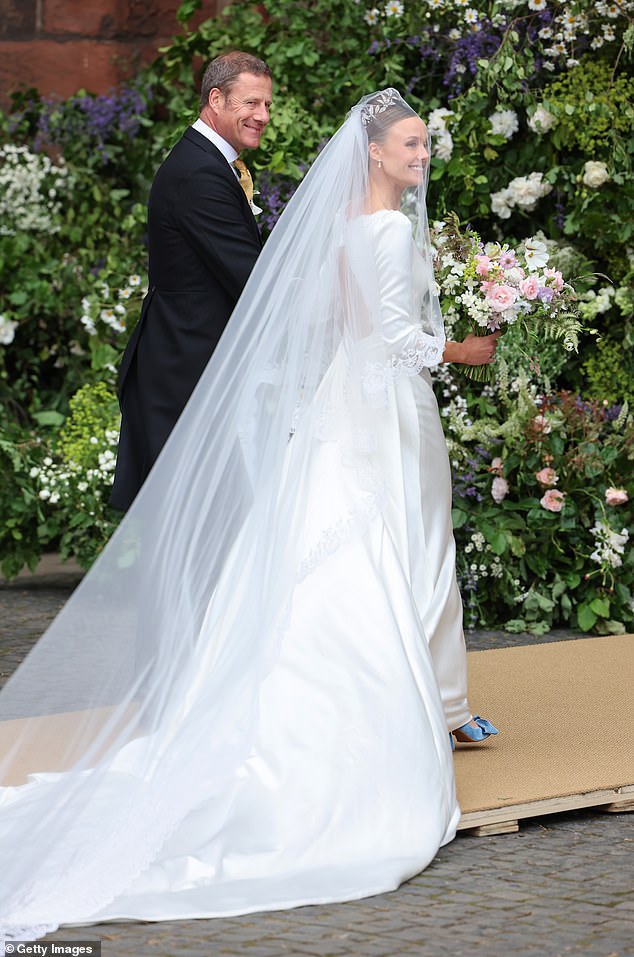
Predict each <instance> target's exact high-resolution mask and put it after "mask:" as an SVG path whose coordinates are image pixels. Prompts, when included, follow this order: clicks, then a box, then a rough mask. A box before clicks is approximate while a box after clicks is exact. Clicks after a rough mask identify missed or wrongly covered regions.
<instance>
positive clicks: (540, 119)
mask: <svg viewBox="0 0 634 957" xmlns="http://www.w3.org/2000/svg"><path fill="white" fill-rule="evenodd" d="M556 122H557V121H556V119H555V117H554V116H553V114H552V113H551V112H550V111H549V110H547V109H546V107H545V106H544V105H543V103H538V104H537V107H536V109H535V112H534V113H533V115H532V116H531V117H530V118H529V120H528V125H529V127H530V129H531V130H532V131H533V133H548V131H549V130H552V128H553V126H554V125H555V123H556Z"/></svg>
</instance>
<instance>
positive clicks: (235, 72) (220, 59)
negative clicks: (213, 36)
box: [200, 50, 272, 110]
mask: <svg viewBox="0 0 634 957" xmlns="http://www.w3.org/2000/svg"><path fill="white" fill-rule="evenodd" d="M241 73H251V74H253V75H255V76H268V77H269V78H270V79H272V74H271V70H270V68H269V67H268V66H267V64H266V63H265V62H264V60H261V59H260V58H259V57H257V56H253V54H251V53H243V52H242V50H231V51H230V52H229V53H221V55H220V56H217V57H216V58H215V60H212V61H211V63H209V64H208V66H207V69H206V70H205V73H204V75H203V81H202V84H201V87H200V109H201V110H202V109H204V107H206V106H207V104H208V102H209V94H210V92H211V91H212V90H214V89H217V90H220V91H221V92H222V93H223V94H224V96H225V99H226V97H227V96H228V95H229V93H230V92H231V90H232V88H233V87H234V86H235V83H236V81H237V79H238V77H239V76H240V74H241Z"/></svg>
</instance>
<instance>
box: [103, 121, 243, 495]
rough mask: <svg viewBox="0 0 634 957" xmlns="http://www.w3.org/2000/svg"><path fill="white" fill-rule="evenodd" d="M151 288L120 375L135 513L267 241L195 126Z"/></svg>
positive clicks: (151, 213)
mask: <svg viewBox="0 0 634 957" xmlns="http://www.w3.org/2000/svg"><path fill="white" fill-rule="evenodd" d="M148 245H149V288H148V294H147V296H146V297H145V299H144V300H143V307H142V310H141V317H140V319H139V322H138V324H137V326H136V328H135V329H134V332H133V333H132V336H131V338H130V341H129V343H128V345H127V347H126V350H125V352H124V354H123V359H122V362H121V369H120V373H119V403H120V406H121V415H122V421H121V435H120V439H119V451H118V455H117V465H116V470H115V477H114V484H113V488H112V494H111V497H110V504H111V505H113V506H114V507H115V508H120V509H124V510H125V509H127V508H128V507H129V505H130V504H131V502H132V501H133V499H134V498H135V496H136V494H137V492H138V491H139V489H140V487H141V485H142V484H143V482H144V480H145V478H146V477H147V474H148V472H149V471H150V469H151V468H152V465H153V464H154V461H155V459H156V457H157V456H158V454H159V452H160V451H161V449H162V447H163V445H164V444H165V441H166V439H167V437H168V436H169V434H170V432H171V430H172V428H173V427H174V425H175V423H176V420H177V419H178V417H179V415H180V414H181V412H182V411H183V409H184V407H185V404H186V403H187V400H188V399H189V397H190V395H191V393H192V391H193V389H194V386H195V385H196V383H197V382H198V379H199V377H200V375H201V373H202V371H203V369H204V368H205V366H206V365H207V362H208V361H209V358H210V356H211V354H212V352H213V350H214V348H215V347H216V345H217V343H218V340H219V339H220V336H221V335H222V332H223V330H224V328H225V326H226V324H227V322H228V320H229V317H230V315H231V313H232V311H233V308H234V306H235V304H236V302H237V301H238V298H239V296H240V293H241V292H242V289H243V288H244V286H245V284H246V281H247V279H248V277H249V274H250V272H251V270H252V269H253V266H254V264H255V261H256V259H257V257H258V254H259V252H260V250H261V248H262V242H261V239H260V234H259V231H258V227H257V225H256V222H255V218H254V216H253V213H252V212H251V209H250V206H249V203H248V201H247V198H246V196H245V194H244V191H243V190H242V188H241V186H240V184H239V182H238V179H237V177H236V175H235V174H234V172H233V170H232V169H231V167H230V166H229V164H228V162H227V160H226V159H225V158H224V156H223V155H222V153H221V152H220V150H218V149H217V148H216V147H215V146H214V144H213V143H212V142H211V141H210V140H208V139H207V138H206V137H205V136H203V135H202V134H201V133H199V132H198V131H197V130H194V129H193V128H189V129H187V130H186V131H185V133H184V134H183V137H182V139H181V140H180V141H179V142H178V143H177V144H176V145H175V146H174V148H173V149H172V151H171V153H170V154H169V156H168V157H167V158H166V160H165V161H164V163H163V165H162V166H161V167H160V169H159V170H158V172H157V174H156V176H155V178H154V182H153V184H152V189H151V191H150V199H149V204H148Z"/></svg>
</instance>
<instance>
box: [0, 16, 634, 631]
mask: <svg viewBox="0 0 634 957" xmlns="http://www.w3.org/2000/svg"><path fill="white" fill-rule="evenodd" d="M197 6H198V4H197V3H196V0H185V2H183V3H182V4H181V8H180V11H179V20H180V22H181V26H180V32H179V33H178V35H177V36H176V37H175V38H174V40H173V42H172V43H171V45H170V46H169V47H168V48H167V49H165V50H163V51H161V53H160V55H159V56H158V58H157V60H156V61H155V63H153V64H152V65H151V66H150V67H149V68H147V69H145V70H143V71H142V72H141V73H139V75H138V76H137V77H136V79H135V81H134V83H132V84H130V85H128V86H126V87H122V88H120V89H118V90H113V91H112V92H111V93H110V94H108V95H105V96H97V95H93V94H91V93H87V92H85V91H80V92H78V93H77V94H76V95H75V96H72V97H70V98H68V99H66V100H55V99H51V98H46V97H42V96H40V95H39V94H38V93H37V91H35V90H24V91H22V92H21V93H20V94H19V95H18V96H16V97H15V98H14V103H13V107H12V109H11V110H9V111H8V112H7V113H6V114H5V115H3V116H1V117H0V294H1V297H2V298H1V302H0V395H1V396H2V404H3V410H4V415H3V418H2V423H1V426H0V465H1V470H0V558H1V561H2V570H3V572H4V574H5V575H7V576H12V575H15V574H17V572H18V571H19V570H20V568H22V567H23V566H24V565H25V564H26V565H28V566H29V567H34V565H35V564H36V563H37V560H38V558H39V556H40V555H41V553H42V551H44V550H50V549H52V548H59V549H60V550H61V552H62V554H63V555H66V556H70V555H72V556H74V557H75V558H76V559H77V560H79V561H80V563H81V564H82V565H84V566H86V567H87V566H88V565H89V564H90V562H91V561H92V560H93V559H94V557H95V556H96V554H98V552H99V550H100V549H101V548H102V547H103V544H104V542H105V541H106V540H107V538H108V536H109V534H110V533H111V531H112V529H113V527H114V523H116V521H117V515H116V514H115V513H113V512H112V511H111V510H109V508H108V506H107V497H108V488H109V484H110V482H111V478H112V469H113V466H114V460H115V454H116V440H117V429H118V410H117V403H116V399H115V383H116V368H117V363H118V360H119V357H120V355H121V352H122V350H123V348H124V346H125V343H126V341H127V337H128V335H129V333H130V331H131V329H132V327H133V325H134V323H135V322H136V319H137V317H138V313H139V304H140V300H141V298H142V296H143V294H144V292H145V288H144V283H145V265H146V253H145V246H144V230H145V202H146V198H147V194H148V191H149V185H150V182H151V179H152V176H153V174H154V172H155V170H156V167H157V166H158V164H159V163H160V161H161V159H162V157H163V156H164V155H165V154H166V152H167V151H168V150H169V148H170V147H171V145H172V144H173V143H174V142H175V141H176V140H177V139H178V137H179V136H180V134H181V131H182V129H183V127H184V126H185V125H186V124H187V123H188V122H190V121H191V120H192V119H193V118H194V117H195V115H196V105H197V89H198V84H199V79H200V71H201V67H202V66H203V64H204V63H205V62H206V61H207V60H208V59H210V58H211V57H213V56H215V55H217V54H218V53H220V52H222V51H224V50H226V49H228V48H235V47H239V48H242V49H246V50H249V51H251V52H254V53H257V54H259V55H261V56H263V57H264V58H265V59H266V60H267V61H268V62H269V64H270V66H271V68H272V70H273V74H274V78H275V93H274V108H273V112H272V118H271V122H270V125H269V128H268V131H267V134H266V136H265V138H264V140H263V144H262V148H261V149H260V150H259V151H258V152H257V154H255V155H252V156H251V158H250V165H251V167H252V168H253V169H254V171H255V173H256V179H257V183H256V186H257V187H259V189H260V197H259V205H260V206H262V207H263V213H262V216H261V226H262V229H263V232H264V233H265V234H267V233H268V231H270V229H271V228H272V227H273V225H274V223H275V221H276V219H277V217H278V216H279V214H280V212H281V210H282V209H283V207H284V204H285V202H286V201H287V199H288V197H289V196H290V195H291V194H292V192H293V190H294V189H295V187H296V185H297V183H298V182H299V180H300V179H301V177H302V175H303V173H304V171H305V170H306V168H307V167H308V165H309V164H310V162H311V160H312V159H313V158H314V156H315V155H316V154H317V152H318V151H319V149H320V147H321V146H322V145H323V143H324V142H325V141H326V139H327V138H328V137H329V136H331V135H332V133H333V132H334V130H335V129H336V128H337V126H338V125H339V123H340V122H341V121H342V120H343V118H344V116H345V114H346V111H347V110H348V109H349V107H350V106H351V105H352V104H353V103H354V102H355V101H356V100H357V99H358V98H359V97H360V96H362V95H363V94H364V93H367V92H369V91H370V90H372V89H376V88H379V87H383V86H388V85H389V86H396V87H397V88H398V89H399V90H400V91H401V92H402V93H403V94H404V95H405V96H406V97H407V98H408V100H409V101H410V102H411V104H412V105H413V106H414V107H415V108H416V109H418V110H419V111H420V113H421V115H423V116H424V117H426V118H427V119H428V125H429V128H430V130H431V131H432V133H433V144H434V146H433V156H432V161H431V163H432V170H431V183H430V193H429V207H430V216H431V217H432V218H433V219H435V220H441V221H446V220H447V219H448V218H450V214H451V213H452V211H453V212H455V213H456V214H457V216H458V218H459V219H460V221H461V222H462V223H463V225H464V224H467V223H468V224H469V225H470V226H471V228H472V229H473V230H475V231H477V233H478V234H479V235H480V237H481V238H482V240H483V242H484V243H499V244H500V246H499V247H498V248H502V249H503V248H504V247H505V246H508V247H510V248H511V249H513V248H515V247H516V246H517V244H518V243H520V242H521V241H522V240H525V239H527V238H530V237H533V238H535V237H536V238H537V240H538V242H541V243H543V244H544V248H547V249H548V257H549V259H548V264H549V266H550V267H553V268H555V269H558V270H560V271H561V272H562V273H563V275H564V277H565V278H566V279H569V280H570V281H572V282H573V284H574V286H575V288H576V289H577V291H578V294H579V296H580V302H579V308H580V312H581V315H582V317H583V319H584V320H585V324H586V327H587V328H592V329H593V330H594V331H593V332H592V334H587V335H586V336H585V337H584V338H583V339H582V341H581V344H580V349H579V352H578V353H577V354H571V353H566V352H565V351H563V350H562V349H561V347H560V346H559V345H558V344H557V343H552V344H551V343H546V344H542V345H540V346H539V347H537V346H535V345H534V344H531V345H530V348H528V346H527V344H526V343H522V342H521V341H520V337H519V334H518V332H517V330H515V329H509V331H508V332H507V334H506V335H505V336H504V338H503V340H502V346H501V348H500V350H499V353H500V358H499V360H498V362H497V379H496V382H495V383H494V384H492V385H486V386H484V387H483V386H481V385H478V384H476V383H473V382H470V381H469V380H467V379H465V378H464V377H462V376H461V375H460V374H459V373H455V372H454V371H452V370H451V369H449V368H447V367H443V368H442V369H440V370H439V371H438V374H437V377H436V378H437V389H438V398H439V403H440V405H441V411H442V414H443V421H444V423H445V426H446V434H447V439H448V444H449V449H450V455H451V459H452V464H453V467H454V501H455V508H454V524H455V530H456V540H457V546H458V549H457V554H458V571H459V577H460V582H461V586H462V589H463V594H464V598H465V606H466V614H467V624H468V625H470V626H475V625H489V626H492V625H499V624H501V623H503V624H506V626H507V627H508V628H510V629H511V630H513V629H515V630H524V629H526V628H528V629H530V630H532V631H534V632H535V633H540V632H543V631H546V630H547V629H549V628H551V627H553V626H554V625H558V624H571V625H572V626H573V627H575V628H579V629H581V630H584V631H589V630H595V631H600V632H606V631H614V632H618V631H623V630H625V629H626V628H627V629H631V628H632V624H633V618H634V610H633V592H634V553H633V551H632V549H631V548H630V547H628V542H629V531H628V527H629V524H630V522H631V517H632V510H631V499H632V496H633V494H634V483H633V480H632V459H633V457H634V448H633V447H634V424H633V418H632V414H631V413H630V411H629V403H631V401H632V395H633V393H634V359H633V354H632V346H633V344H634V321H633V314H634V235H633V231H634V215H633V214H634V185H633V182H634V181H633V179H632V158H633V155H634V131H633V119H634V80H633V79H632V77H631V62H632V48H633V46H634V19H633V18H634V2H631V0H616V2H614V3H607V2H603V0H597V2H576V3H575V2H566V3H564V2H557V0H506V2H504V3H501V2H485V0H473V2H469V0H403V2H401V0H388V2H385V0H379V2H377V4H376V6H374V5H373V4H372V3H371V2H369V3H368V2H366V0H299V2H298V0H266V2H264V3H252V2H247V0H235V2H233V3H232V4H231V5H230V6H229V7H227V8H226V9H225V11H224V12H223V14H222V16H220V17H218V18H216V19H213V20H208V21H207V22H205V23H203V24H202V25H201V26H200V28H199V29H198V30H196V31H195V32H192V31H190V30H189V29H188V27H187V23H188V20H189V19H190V17H191V15H192V13H193V12H194V10H195V9H196V7H197ZM175 27H176V24H175ZM491 248H493V247H491ZM443 295H444V296H445V306H446V307H447V311H448V318H449V320H450V324H451V321H452V319H456V318H459V317H457V315H456V308H455V301H454V299H452V298H451V296H450V295H449V292H448V290H447V289H446V288H445V286H443ZM457 311H458V312H459V310H457Z"/></svg>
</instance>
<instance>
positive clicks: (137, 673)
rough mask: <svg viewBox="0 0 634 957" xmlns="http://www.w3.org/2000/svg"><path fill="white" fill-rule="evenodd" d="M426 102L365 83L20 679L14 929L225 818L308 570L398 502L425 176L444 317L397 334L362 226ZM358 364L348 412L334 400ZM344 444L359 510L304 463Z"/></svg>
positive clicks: (349, 488) (0, 890)
mask: <svg viewBox="0 0 634 957" xmlns="http://www.w3.org/2000/svg"><path fill="white" fill-rule="evenodd" d="M398 111H400V112H398ZM406 115H410V116H411V115H414V114H413V112H412V111H411V110H410V109H409V107H407V106H406V104H405V103H404V101H403V100H402V99H401V98H400V96H399V95H398V94H397V93H396V91H393V90H386V91H381V92H380V93H377V94H372V95H371V96H369V97H364V99H363V100H361V102H360V103H359V104H357V106H355V107H354V108H353V109H352V110H351V112H350V114H349V115H348V117H347V119H346V121H345V123H344V124H343V126H342V127H341V128H340V130H339V131H338V132H337V133H336V134H335V136H334V137H333V138H332V140H331V141H330V142H329V143H328V145H327V146H326V147H325V149H324V150H323V151H322V153H321V154H320V155H319V157H318V158H317V160H316V161H315V163H314V165H313V166H312V168H311V169H310V171H309V172H308V174H307V175H306V177H305V179H304V181H303V182H302V184H301V185H300V187H299V189H298V190H297V192H296V194H295V195H294V196H293V198H292V200H291V201H290V203H289V205H288V207H287V209H286V210H285V212H284V213H283V215H282V217H281V219H280V221H279V223H278V224H277V226H276V227H275V229H274V231H273V233H272V235H271V237H270V239H269V240H268V242H267V243H266V246H265V248H264V250H263V252H262V254H261V256H260V259H259V260H258V262H257V264H256V267H255V269H254V271H253V273H252V275H251V278H250V280H249V282H248V284H247V286H246V288H245V290H244V293H243V295H242V297H241V299H240V301H239V303H238V305H237V307H236V310H235V312H234V314H233V316H232V318H231V321H230V323H229V325H228V326H227V329H226V332H225V334H224V336H223V337H222V340H221V342H220V344H219V345H218V347H217V349H216V351H215V353H214V355H213V357H212V359H211V361H210V363H209V365H208V367H207V369H206V371H205V373H204V374H203V376H202V378H201V380H200V382H199V384H198V386H197V388H196V390H195V392H194V394H193V396H192V398H191V400H190V402H189V404H188V406H187V408H186V409H185V411H184V413H183V415H182V417H181V419H180V420H179V422H178V424H177V426H176V428H175V430H174V432H173V433H172V435H171V437H170V439H169V441H168V443H167V445H166V447H165V449H164V450H163V452H162V454H161V456H160V458H159V460H158V462H157V463H156V466H155V468H154V469H153V471H152V473H151V474H150V476H149V478H148V480H147V482H146V483H145V485H144V487H143V488H142V489H141V492H140V494H139V496H138V498H137V499H136V501H135V502H134V504H133V506H132V508H131V509H130V511H129V513H128V514H127V516H126V517H125V519H124V521H123V522H122V524H121V526H120V527H119V528H118V530H117V531H116V533H115V534H114V536H113V538H112V540H111V541H110V542H109V544H108V546H107V547H106V548H105V550H104V551H103V554H102V555H101V556H100V558H99V559H98V561H97V562H96V563H95V565H94V567H93V568H92V569H91V571H90V573H89V574H87V575H86V577H85V578H84V579H83V581H82V582H81V584H80V585H79V586H78V588H77V589H76V591H75V592H74V594H73V595H72V597H71V599H70V600H69V601H68V603H67V604H66V606H65V607H64V608H63V610H62V611H61V612H60V614H59V615H58V617H57V618H56V619H55V621H54V622H53V623H52V624H51V626H50V627H49V629H48V631H47V632H46V633H45V635H44V636H43V637H42V638H41V639H40V641H39V642H38V644H37V645H36V646H35V648H34V649H33V650H32V652H31V653H30V655H29V656H28V657H27V659H26V660H25V662H24V663H23V664H22V666H21V667H20V668H19V669H18V671H17V672H16V674H14V675H13V676H12V678H11V679H10V680H9V681H8V683H7V685H6V687H5V688H4V689H3V691H2V693H1V694H0V744H1V747H2V753H3V757H2V762H1V765H0V772H1V781H2V784H3V786H2V787H1V788H0V860H1V861H2V874H1V877H0V914H1V920H0V923H1V924H2V930H3V933H4V935H5V936H6V937H17V938H20V937H22V938H24V937H27V938H31V937H33V936H36V935H39V934H42V933H45V932H46V931H49V930H52V929H54V928H55V927H56V926H58V925H59V923H61V922H81V921H82V920H86V919H88V918H89V917H90V915H91V914H93V913H94V912H95V911H96V910H98V909H99V908H101V907H103V906H105V905H106V904H107V903H108V902H109V901H110V900H112V899H113V898H114V897H115V896H116V895H117V893H119V892H120V891H121V890H122V889H124V888H125V887H126V885H127V884H129V883H130V881H131V880H132V879H133V878H134V877H135V876H136V875H137V874H138V873H140V872H141V871H142V870H143V869H144V868H145V867H146V866H147V865H148V863H149V862H150V861H151V860H152V858H153V856H154V855H155V854H156V853H157V850H158V849H159V848H160V847H161V846H162V845H163V844H164V842H165V841H166V839H167V838H168V837H169V835H170V834H171V833H172V832H173V831H174V829H175V828H176V827H177V826H178V824H179V822H181V821H182V820H183V818H184V817H185V816H186V815H187V814H188V813H189V812H190V811H191V810H192V809H193V808H195V807H196V806H198V805H200V804H201V803H203V802H204V803H205V804H206V807H207V808H208V816H207V820H208V822H209V827H210V828H211V829H213V826H214V824H213V814H214V807H215V806H216V805H217V806H218V807H219V808H220V807H221V806H222V804H223V802H224V801H226V799H227V789H228V788H230V784H229V783H228V782H230V781H231V776H232V773H233V771H234V770H235V768H236V767H237V766H239V764H240V762H241V761H242V760H243V759H244V757H245V755H246V754H247V753H248V750H249V746H250V742H251V739H252V734H253V727H254V722H255V720H256V716H257V706H258V687H259V684H260V682H261V680H262V676H263V675H264V674H266V672H267V670H268V669H269V668H270V667H271V664H272V663H273V662H274V661H275V655H276V644H277V641H278V640H279V636H280V634H281V633H282V632H283V629H284V622H285V616H286V614H287V611H288V608H289V602H290V601H291V600H292V595H293V589H294V587H295V585H296V583H297V582H298V581H300V580H301V579H302V578H304V577H305V576H307V575H310V573H311V570H312V569H313V568H314V567H315V565H317V564H319V563H321V562H324V561H327V560H328V556H329V555H330V554H331V553H332V552H333V551H335V550H336V549H337V548H338V546H339V545H340V543H342V542H343V541H346V540H349V539H350V538H352V537H353V536H355V535H361V534H363V529H364V525H365V523H367V521H369V520H370V518H371V516H372V515H375V514H376V513H377V512H378V511H380V510H381V509H382V508H383V507H384V500H385V494H386V491H385V488H384V485H383V481H382V472H381V452H380V449H378V450H377V449H376V448H375V447H374V446H373V444H372V440H371V433H372V428H373V423H374V422H375V420H376V417H377V416H381V415H389V413H390V410H389V401H390V398H389V397H390V387H391V384H392V383H393V382H394V380H395V379H396V378H398V377H399V376H401V375H411V374H416V373H417V372H418V371H419V370H420V368H421V367H422V366H423V365H430V364H433V363H434V362H436V361H438V360H439V358H440V356H441V354H442V349H443V345H444V335H443V332H442V321H441V316H440V310H439V306H438V301H437V298H436V294H435V292H434V281H433V273H432V267H431V253H430V245H429V234H428V226H427V219H426V212H425V202H424V194H425V183H424V182H421V184H420V186H419V188H418V189H417V190H416V189H414V190H411V191H410V192H409V193H408V194H407V195H406V196H405V200H406V206H404V208H403V212H404V213H405V214H406V215H407V217H408V218H409V219H410V221H411V223H412V230H413V233H414V236H415V239H416V243H417V245H418V248H419V250H420V253H421V257H422V258H421V263H422V268H424V269H426V270H427V273H428V279H427V282H426V284H425V291H424V292H423V293H422V294H421V296H420V301H418V302H417V303H415V304H414V311H415V312H417V314H418V315H419V316H420V319H421V322H422V327H421V326H419V325H418V324H417V323H416V324H415V325H414V326H413V327H411V328H406V327H404V328H403V332H402V336H401V337H400V339H399V341H394V342H392V343H391V344H388V343H387V342H386V340H385V339H384V338H383V337H382V335H381V298H380V294H379V278H378V277H377V274H376V269H375V267H374V266H373V260H372V252H371V250H370V249H369V248H368V249H367V250H365V249H364V246H363V243H364V240H363V235H362V233H361V232H360V233H359V235H358V236H357V240H356V242H355V243H354V244H353V246H352V247H348V245H347V244H346V235H347V233H348V231H350V230H355V229H356V227H357V224H358V222H359V221H360V219H361V218H362V217H363V216H365V215H366V214H367V209H366V206H365V204H366V201H367V192H368V127H372V124H374V123H375V122H377V121H379V122H380V121H386V122H387V123H389V122H394V121H395V118H396V119H399V118H403V117H405V116H406ZM351 249H353V250H354V251H350V250H351ZM404 268H407V264H404ZM338 362H343V363H345V365H346V369H347V373H346V390H347V391H346V395H345V396H344V397H343V399H342V402H343V405H344V406H345V408H346V409H347V413H346V418H345V420H344V421H342V420H341V416H339V418H338V419H337V420H333V419H332V417H331V416H329V409H328V407H327V406H326V405H324V403H323V402H322V401H321V398H320V397H321V395H322V391H323V390H322V385H323V382H324V377H326V376H327V375H328V370H330V369H332V367H333V364H335V363H338ZM320 390H321V391H320ZM342 407H343V406H342ZM324 440H328V441H334V442H336V443H338V445H339V449H340V456H339V460H340V463H341V469H342V473H343V471H345V472H346V476H347V479H346V482H347V484H346V492H345V499H342V500H345V508H342V506H341V502H337V503H332V505H330V504H329V503H324V508H323V509H322V510H321V511H319V512H318V513H317V512H313V511H312V510H311V506H310V502H309V501H308V500H307V498H306V488H305V487H304V482H303V480H302V477H303V476H304V473H303V472H302V468H303V464H304V463H305V478H306V483H308V482H309V476H308V463H309V461H310V454H311V452H310V450H311V448H312V446H313V444H314V443H315V442H319V441H324ZM290 459H293V462H294V467H293V469H292V470H290V469H289V460H290ZM291 476H292V478H291ZM298 477H299V478H298ZM307 511H308V512H309V514H308V515H307ZM300 528H301V529H302V531H301V534H300V533H299V532H298V529H300ZM203 677H204V682H203ZM60 772H63V773H60Z"/></svg>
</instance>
